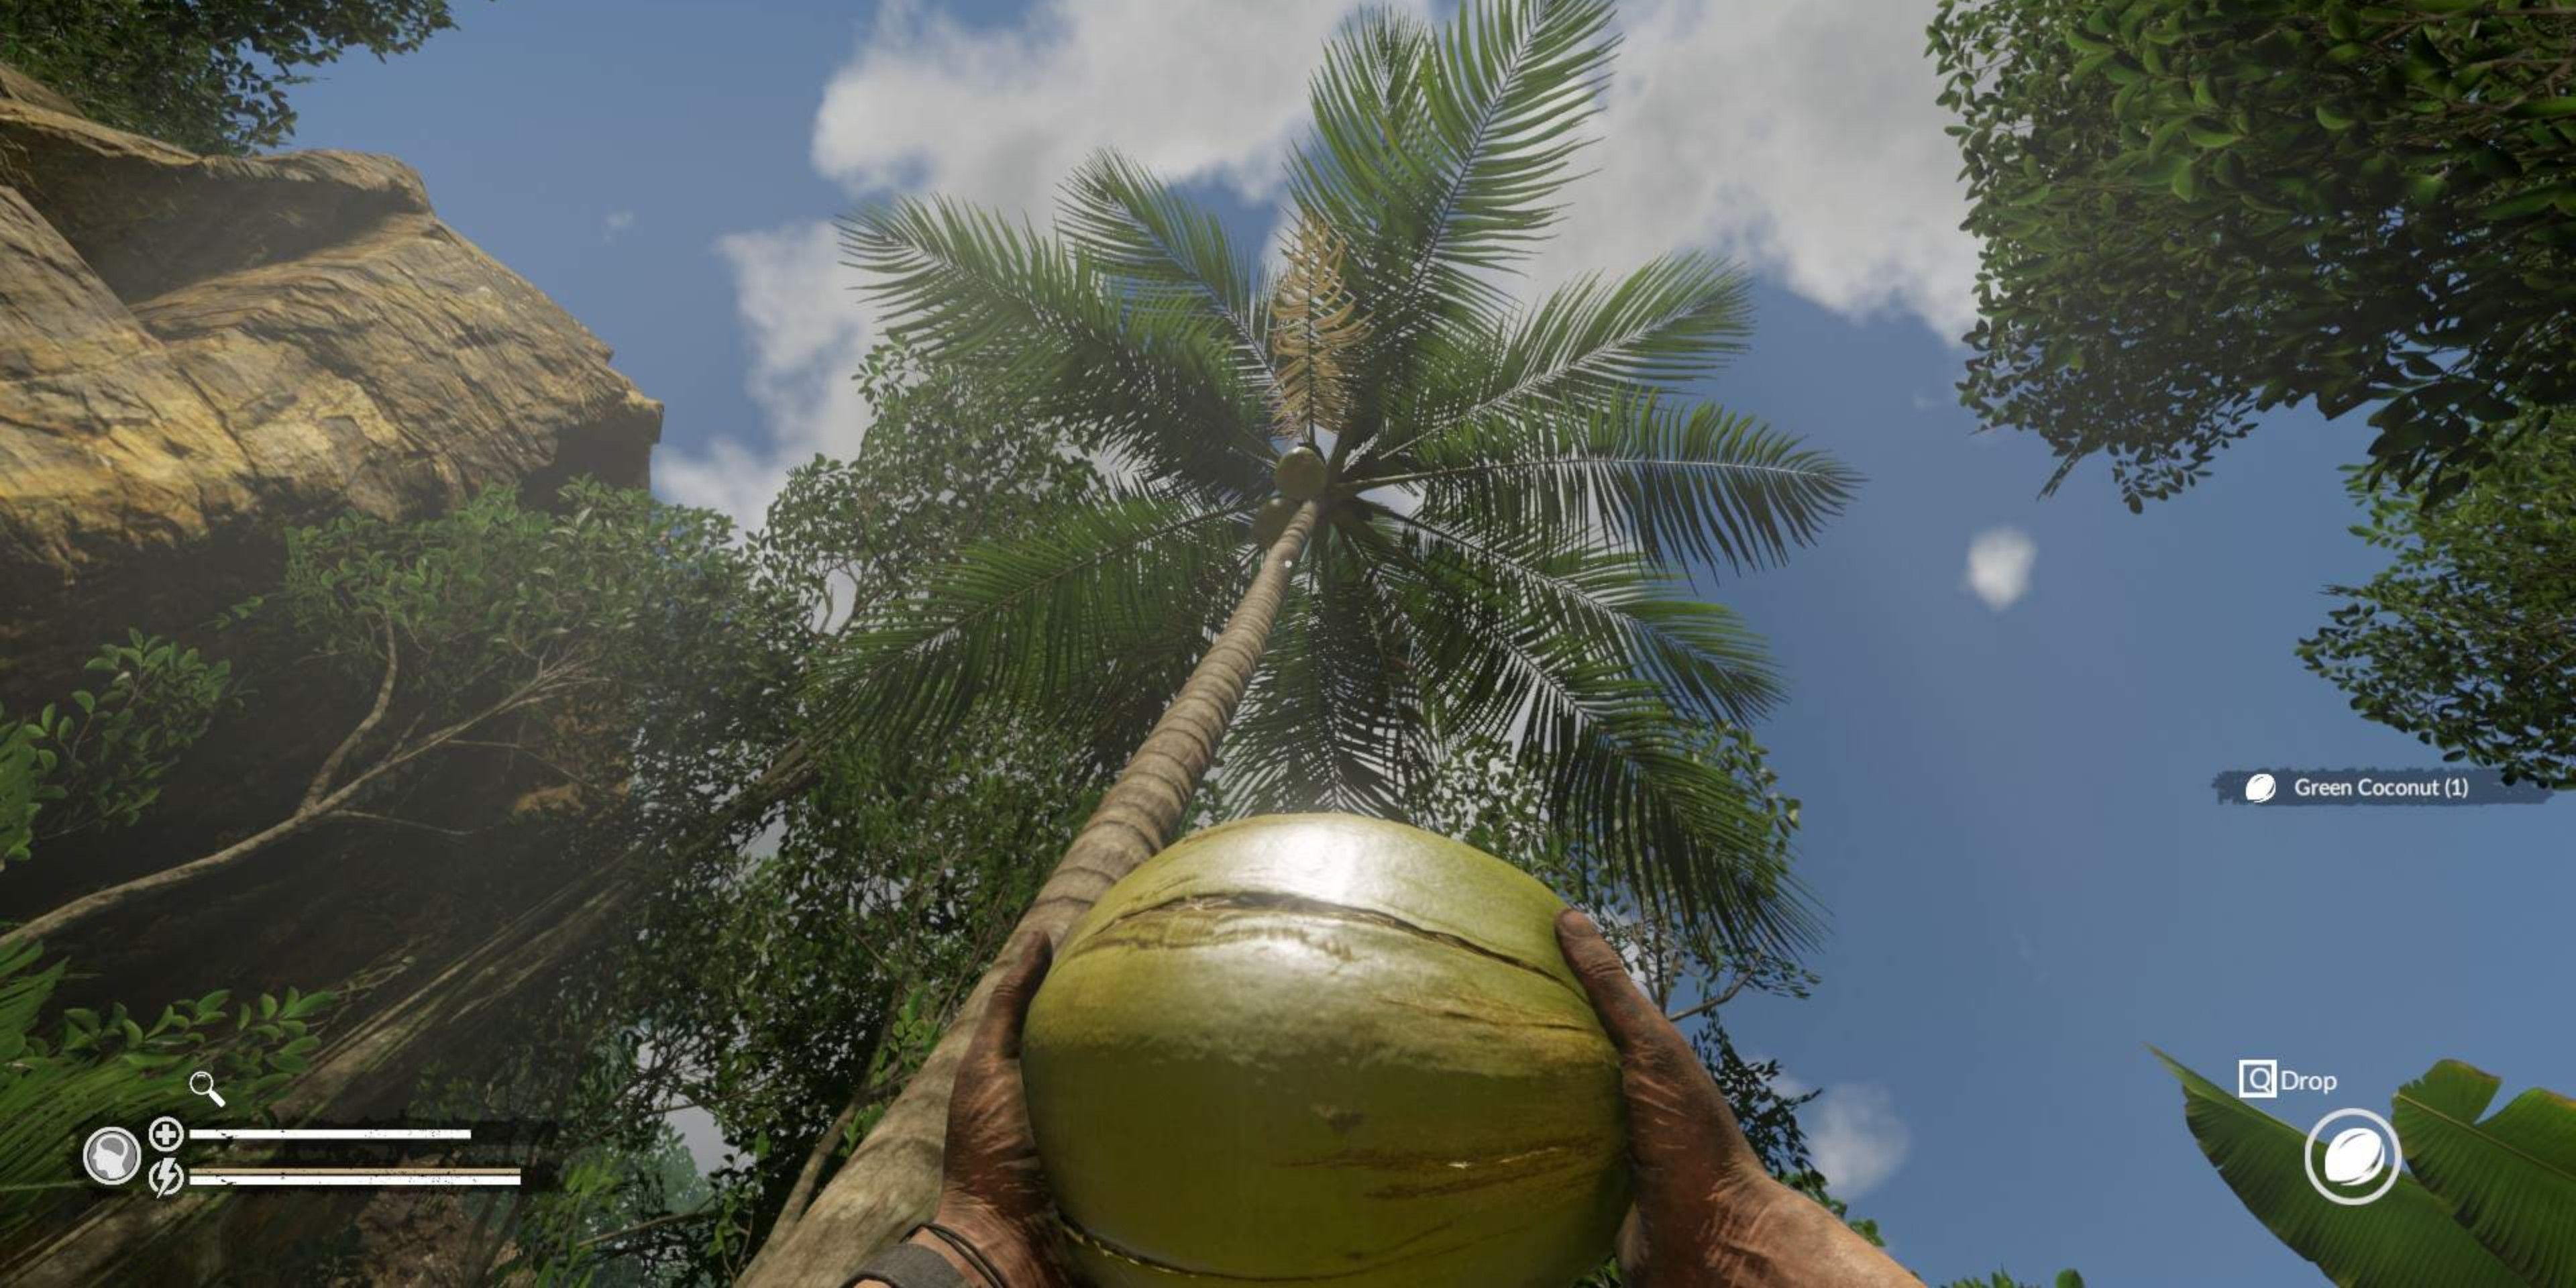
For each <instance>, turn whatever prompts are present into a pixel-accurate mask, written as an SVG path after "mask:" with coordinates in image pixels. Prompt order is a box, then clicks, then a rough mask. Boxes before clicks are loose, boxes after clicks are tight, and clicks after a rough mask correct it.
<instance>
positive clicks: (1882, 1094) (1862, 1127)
mask: <svg viewBox="0 0 2576 1288" xmlns="http://www.w3.org/2000/svg"><path fill="white" fill-rule="evenodd" d="M1781 1082H1782V1083H1783V1084H1785V1085H1784V1088H1783V1089H1784V1090H1785V1089H1786V1086H1793V1085H1796V1084H1795V1083H1794V1082H1793V1081H1792V1080H1790V1079H1785V1078H1784V1079H1781ZM1801 1090H1803V1088H1801ZM1788 1094H1792V1095H1794V1094H1796V1093H1795V1092H1790V1093H1788ZM1798 1125H1799V1126H1800V1127H1801V1128H1803V1129H1804V1130H1805V1131H1806V1133H1807V1153H1808V1156H1809V1157H1811V1158H1813V1159H1815V1161H1816V1170H1817V1171H1819V1172H1822V1173H1824V1174H1825V1184H1826V1185H1827V1187H1829V1188H1830V1189H1831V1190H1832V1191H1833V1195H1834V1197H1835V1198H1838V1199H1843V1200H1845V1201H1849V1200H1851V1199H1856V1198H1859V1197H1860V1196H1861V1195H1863V1194H1866V1193H1868V1192H1870V1191H1871V1190H1874V1189H1877V1188H1878V1186H1879V1184H1880V1183H1881V1182H1883V1181H1885V1180H1886V1179H1887V1178H1888V1177H1890V1176H1894V1175H1895V1174H1896V1169H1897V1168H1899V1167H1902V1166H1904V1165H1905V1156H1906V1154H1907V1153H1908V1152H1909V1151H1910V1150H1912V1149H1913V1147H1914V1133H1913V1131H1912V1130H1911V1129H1909V1128H1908V1127H1906V1125H1905V1120H1904V1119H1901V1118H1899V1117H1897V1116H1896V1099H1895V1097H1893V1096H1891V1095H1889V1094H1888V1092H1887V1088H1885V1087H1881V1086H1878V1085H1877V1084H1875V1083H1867V1082H1838V1083H1835V1084H1834V1085H1833V1086H1830V1087H1827V1088H1825V1094H1823V1095H1821V1096H1818V1097H1816V1099H1815V1100H1814V1101H1812V1102H1811V1103H1809V1104H1808V1105H1807V1107H1806V1108H1804V1109H1802V1110H1800V1111H1799V1113H1798Z"/></svg>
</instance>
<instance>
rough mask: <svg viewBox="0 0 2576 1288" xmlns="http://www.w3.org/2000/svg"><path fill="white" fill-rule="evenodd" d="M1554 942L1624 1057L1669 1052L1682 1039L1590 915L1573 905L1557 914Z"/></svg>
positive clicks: (1603, 1026)
mask: <svg viewBox="0 0 2576 1288" xmlns="http://www.w3.org/2000/svg"><path fill="white" fill-rule="evenodd" d="M1556 943H1557V947H1558V948H1559V949H1560V950H1562V951H1563V952H1564V953H1565V964H1566V965H1568V966H1571V967H1573V968H1574V977H1575V978H1576V979H1577V980H1579V981H1581V982H1582V984H1583V991H1584V992H1585V993H1587V994H1589V995H1590V996H1591V998H1592V1009H1593V1010H1595V1011H1598V1012H1600V1014H1601V1027H1602V1028H1603V1029H1605V1030H1607V1031H1608V1032H1609V1034H1610V1041H1611V1044H1612V1045H1614V1046H1616V1047H1618V1048H1619V1055H1620V1058H1621V1059H1624V1060H1630V1061H1634V1060H1637V1059H1640V1058H1643V1057H1646V1056H1649V1055H1657V1056H1660V1055H1664V1054H1668V1052H1666V1051H1665V1050H1664V1048H1667V1047H1670V1046H1673V1045H1676V1044H1679V1043H1680V1042H1681V1034H1680V1033H1678V1032H1676V1031H1674V1029H1673V1026H1672V1025H1671V1024H1670V1023H1668V1022H1666V1021H1665V1019H1664V1015H1663V1012H1661V1011H1658V1010H1656V1009H1655V1004H1654V1003H1653V1002H1652V1001H1650V1000H1648V999H1647V997H1646V992H1645V990H1644V989H1641V988H1639V987H1637V981H1636V980H1634V979H1632V978H1630V977H1629V975H1628V963H1626V962H1625V961H1622V960H1620V958H1619V950H1618V949H1616V948H1613V947H1611V946H1610V941H1609V940H1607V939H1604V938H1602V937H1601V928H1600V927H1598V926H1595V925H1593V924H1592V918H1590V917H1587V916H1584V915H1583V913H1582V911H1581V910H1580V909H1575V908H1568V909H1566V910H1565V911H1563V912H1561V913H1558V914H1557V916H1556Z"/></svg>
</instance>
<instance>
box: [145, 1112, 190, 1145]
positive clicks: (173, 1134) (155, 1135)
mask: <svg viewBox="0 0 2576 1288" xmlns="http://www.w3.org/2000/svg"><path fill="white" fill-rule="evenodd" d="M146 1134H147V1135H149V1136H150V1137H151V1138H152V1148H154V1149H157V1150H160V1151H161V1152H162V1153H164V1154H167V1153H169V1152H171V1151H172V1150H175V1149H177V1148H179V1145H180V1143H181V1142H183V1141H185V1140H187V1139H188V1129H187V1128H185V1127H182V1126H180V1125H179V1120H178V1119H176V1118H173V1117H171V1116H169V1115H168V1114H163V1115H162V1116H160V1117H158V1118H155V1119H153V1120H152V1127H151V1129H150V1130H149V1131H148V1132H147V1133H146Z"/></svg>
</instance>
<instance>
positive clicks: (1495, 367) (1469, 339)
mask: <svg viewBox="0 0 2576 1288" xmlns="http://www.w3.org/2000/svg"><path fill="white" fill-rule="evenodd" d="M1745 291H1746V279H1745V277H1744V275H1743V273H1741V272H1739V271H1737V270H1736V269H1733V268H1731V267H1729V266H1727V265H1726V264H1724V263H1723V262H1721V261H1719V260H1717V259H1715V258H1713V257H1710V256H1707V255H1702V254H1697V253H1689V254H1680V255H1670V256H1666V257H1664V258H1661V259H1657V260H1655V261H1653V262H1652V263H1649V264H1647V265H1645V266H1644V267H1642V268H1639V269H1637V270H1636V271H1635V272H1633V273H1630V274H1628V275H1627V276H1626V277H1624V278H1621V279H1619V281H1617V282H1616V283H1615V284H1614V283H1609V282H1606V281H1604V280H1603V279H1602V278H1600V277H1598V276H1591V277H1585V278H1581V279H1578V280H1576V281H1574V282H1571V283H1568V284H1566V285H1564V286H1561V287H1559V288H1557V289H1556V290H1555V291H1554V292H1553V293H1552V294H1550V295H1549V296H1548V298H1547V300H1546V301H1545V302H1543V303H1541V304H1540V305H1539V307H1537V308H1535V309H1531V310H1527V311H1524V312H1522V313H1520V314H1518V315H1516V316H1515V317H1514V318H1512V319H1511V320H1510V321H1509V322H1508V323H1507V324H1505V325H1503V326H1499V327H1471V328H1458V329H1453V330H1452V331H1449V332H1444V333H1443V334H1442V336H1441V338H1440V339H1439V340H1438V341H1436V342H1435V343H1434V344H1433V345H1432V346H1431V349H1432V352H1430V353H1427V354H1426V355H1425V357H1424V360H1423V363H1422V365H1421V367H1420V368H1419V370H1418V373H1417V375H1416V378H1415V379H1414V380H1413V381H1412V382H1411V388H1410V389H1408V391H1407V392H1408V393H1409V394H1410V395H1411V397H1410V401H1409V405H1408V407H1407V409H1406V422H1407V423H1405V424H1402V425H1398V426H1395V427H1393V428H1392V429H1391V430H1390V431H1389V434H1388V438H1387V440H1386V441H1384V442H1382V443H1380V444H1378V445H1377V447H1376V449H1375V450H1376V451H1378V452H1379V453H1381V454H1392V453H1394V452H1397V451H1398V450H1400V449H1401V447H1402V446H1403V445H1404V444H1406V443H1408V442H1410V441H1412V440H1414V439H1417V438H1424V437H1431V436H1435V435H1437V434H1439V433H1441V432H1442V431H1444V430H1447V429H1449V428H1450V427H1452V426H1454V425H1457V424H1459V423H1461V422H1465V421H1473V420H1485V419H1511V418H1514V417H1516V416H1519V415H1523V414H1528V413H1532V412H1546V413H1550V414H1559V415H1561V414H1565V413H1567V412H1586V411H1598V410H1602V409H1604V408H1607V407H1610V406H1612V405H1614V404H1615V403H1617V402H1618V401H1620V400H1622V399H1625V398H1632V397H1634V396H1636V395H1637V394H1639V393H1640V392H1643V391H1644V390H1645V389H1647V388H1652V389H1658V390H1667V391H1674V390H1679V389H1680V388H1681V387H1682V386H1684V385H1687V384H1689V383H1690V382H1691V381H1694V380H1697V379H1699V378H1701V377H1703V376H1706V375H1708V374H1710V373H1711V372H1713V371H1715V370H1717V369H1718V367H1719V366H1720V365H1721V364H1722V363H1723V362H1724V361H1725V360H1726V359H1727V358H1728V357H1730V356H1732V355H1734V354H1736V353H1740V352H1742V351H1743V348H1744V337H1745V336H1747V335H1748V334H1750V333H1751V331H1752V310H1751V306H1750V305H1749V304H1748V303H1747V302H1746V298H1745Z"/></svg>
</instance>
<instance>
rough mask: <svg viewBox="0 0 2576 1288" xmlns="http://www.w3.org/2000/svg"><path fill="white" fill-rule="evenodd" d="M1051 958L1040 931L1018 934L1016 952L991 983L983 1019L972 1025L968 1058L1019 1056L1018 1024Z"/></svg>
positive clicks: (1050, 949)
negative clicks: (999, 980)
mask: <svg viewBox="0 0 2576 1288" xmlns="http://www.w3.org/2000/svg"><path fill="white" fill-rule="evenodd" d="M1054 961H1055V947H1054V945H1052V944H1049V943H1048V942H1047V938H1046V935H1045V933H1044V932H1042V931H1036V930H1032V931H1029V932H1027V933H1026V934H1023V935H1021V936H1020V947H1019V955H1018V956H1017V957H1016V958H1014V959H1013V960H1012V962H1011V964H1010V965H1009V966H1008V967H1006V968H1004V970H1003V972H1002V982H1000V983H998V984H995V985H994V986H993V995H992V997H991V998H989V999H987V1000H986V1001H985V1003H984V1016H983V1020H982V1022H981V1023H980V1024H978V1025H977V1027H976V1030H975V1045H974V1047H973V1048H972V1050H971V1052H970V1053H969V1057H968V1058H970V1059H973V1058H977V1057H1000V1058H1002V1059H1005V1060H1015V1059H1018V1058H1019V1054H1020V1025H1021V1023H1022V1022H1023V1021H1024V1020H1026V1019H1027V1018H1028V1013H1029V999H1031V998H1033V997H1036V996H1037V992H1038V985H1039V983H1041V982H1042V981H1044V980H1045V979H1046V973H1047V968H1048V966H1050V965H1051V964H1053V962H1054Z"/></svg>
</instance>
